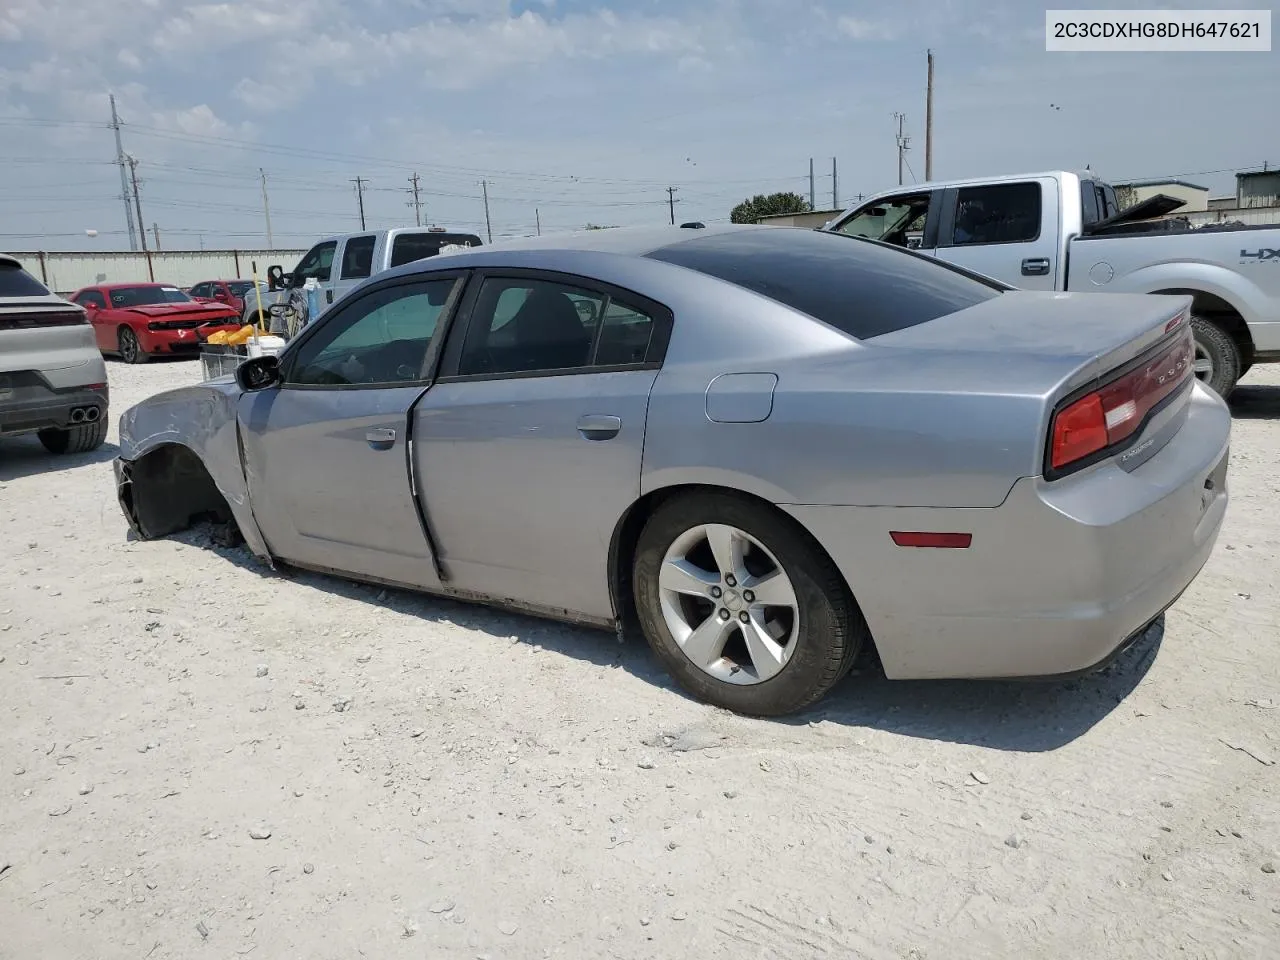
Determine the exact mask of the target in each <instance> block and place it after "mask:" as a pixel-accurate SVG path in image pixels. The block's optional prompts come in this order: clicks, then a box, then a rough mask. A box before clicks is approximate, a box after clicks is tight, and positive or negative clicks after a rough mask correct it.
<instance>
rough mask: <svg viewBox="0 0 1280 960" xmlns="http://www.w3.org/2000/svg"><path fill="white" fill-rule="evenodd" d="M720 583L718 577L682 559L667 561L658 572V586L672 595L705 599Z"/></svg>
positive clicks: (716, 574)
mask: <svg viewBox="0 0 1280 960" xmlns="http://www.w3.org/2000/svg"><path fill="white" fill-rule="evenodd" d="M719 582H720V575H719V574H718V573H715V572H713V571H710V570H703V569H702V568H701V567H699V566H697V565H695V564H692V563H690V562H689V561H688V560H685V559H683V558H681V559H679V560H668V561H667V562H666V563H664V564H663V565H662V569H661V570H660V571H659V572H658V586H659V587H661V588H662V589H663V590H671V591H672V592H674V593H687V594H689V595H691V596H695V597H705V596H706V595H707V591H708V590H710V589H711V588H712V587H713V586H715V585H716V584H718V583H719Z"/></svg>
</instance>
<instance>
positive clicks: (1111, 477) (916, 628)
mask: <svg viewBox="0 0 1280 960" xmlns="http://www.w3.org/2000/svg"><path fill="white" fill-rule="evenodd" d="M1230 430H1231V418H1230V412H1229V411H1228V410H1227V407H1226V405H1225V404H1224V403H1223V402H1222V400H1221V399H1220V398H1218V397H1217V396H1215V395H1213V394H1211V393H1210V392H1209V391H1207V390H1205V389H1204V388H1203V387H1200V386H1198V385H1197V387H1196V388H1195V390H1194V392H1193V395H1192V398H1191V401H1190V403H1189V412H1188V416H1187V419H1186V421H1185V422H1184V423H1183V426H1182V429H1181V430H1179V431H1178V433H1177V434H1176V435H1175V436H1174V437H1173V438H1172V439H1171V440H1170V441H1169V442H1168V443H1167V444H1166V445H1165V447H1164V448H1163V449H1161V450H1160V451H1159V452H1158V453H1157V454H1156V455H1155V456H1153V457H1151V459H1150V460H1148V461H1147V462H1145V463H1143V464H1142V465H1141V466H1140V467H1138V468H1136V469H1135V470H1133V471H1132V472H1125V471H1124V470H1122V469H1120V467H1118V466H1116V465H1115V464H1114V463H1107V464H1100V465H1098V467H1096V468H1093V469H1090V470H1086V471H1082V472H1081V473H1079V474H1076V475H1073V476H1070V477H1066V478H1064V479H1062V480H1058V481H1055V482H1053V483H1048V482H1046V481H1044V480H1043V479H1040V478H1032V477H1029V478H1024V479H1022V480H1020V481H1018V482H1017V483H1016V484H1015V485H1014V487H1013V489H1012V490H1011V491H1010V494H1009V497H1008V498H1007V499H1006V501H1005V502H1004V504H1002V505H1001V506H1000V507H997V508H994V509H989V510H972V509H955V510H947V509H914V508H910V509H903V508H887V507H886V508H855V507H801V506H792V507H787V508H786V509H788V510H789V511H790V512H791V513H792V514H793V515H794V516H796V517H797V518H798V519H799V520H800V521H801V522H802V523H804V524H805V526H806V527H807V528H808V529H809V530H810V531H812V532H813V533H814V535H815V536H817V537H818V539H819V541H820V542H821V543H822V544H823V545H824V547H826V549H827V550H828V552H829V553H830V554H831V556H832V559H833V560H834V561H835V563H836V565H837V566H838V567H839V568H840V570H841V572H842V573H844V575H845V577H846V579H847V580H848V583H849V586H850V588H851V589H852V591H853V593H854V595H855V597H856V598H857V599H858V602H859V605H860V606H861V608H862V611H863V614H864V615H865V616H866V619H867V623H868V625H869V626H870V627H871V632H872V634H873V636H874V637H875V640H876V647H877V650H878V652H879V654H880V658H881V660H882V662H883V663H884V668H885V673H886V675H888V676H889V677H891V678H894V679H906V678H976V677H992V678H994V677H1048V676H1056V675H1070V674H1079V673H1082V672H1088V671H1089V670H1090V669H1092V668H1094V667H1096V666H1098V665H1100V664H1103V663H1105V662H1106V661H1107V660H1108V659H1109V657H1110V656H1111V655H1112V654H1114V653H1115V652H1116V650H1117V649H1118V648H1120V647H1122V646H1123V645H1125V644H1126V642H1127V641H1129V640H1130V639H1132V638H1133V636H1134V635H1135V634H1136V633H1139V632H1140V631H1141V630H1142V629H1143V628H1144V627H1145V626H1146V625H1147V624H1149V623H1150V622H1151V621H1153V620H1154V619H1155V618H1156V617H1158V616H1159V615H1160V614H1161V613H1162V612H1163V611H1164V610H1165V609H1167V608H1168V607H1169V606H1171V605H1172V604H1173V602H1174V601H1175V600H1176V599H1177V598H1178V597H1179V596H1180V595H1181V593H1182V592H1183V591H1184V590H1185V589H1186V588H1187V587H1188V586H1189V585H1190V584H1191V582H1192V581H1193V580H1194V579H1195V578H1196V576H1197V574H1198V573H1199V572H1200V570H1201V568H1202V567H1203V566H1204V564H1205V563H1206V561H1207V560H1208V559H1209V555H1210V554H1211V553H1212V551H1213V547H1214V544H1215V543H1216V541H1217V537H1218V532H1219V530H1220V529H1221V526H1222V521H1223V517H1224V516H1225V514H1226V509H1227V502H1228V494H1227V483H1226V473H1227V458H1228V443H1229V440H1230ZM891 530H929V531H948V532H968V533H972V535H973V541H972V545H971V546H970V548H968V549H919V548H900V547H896V546H894V545H893V542H892V540H891V539H890V537H889V531H891Z"/></svg>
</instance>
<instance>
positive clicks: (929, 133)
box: [924, 50, 933, 182]
mask: <svg viewBox="0 0 1280 960" xmlns="http://www.w3.org/2000/svg"><path fill="white" fill-rule="evenodd" d="M924 179H925V181H926V182H928V181H930V180H932V179H933V51H932V50H930V51H929V85H928V87H927V92H926V93H925V98H924Z"/></svg>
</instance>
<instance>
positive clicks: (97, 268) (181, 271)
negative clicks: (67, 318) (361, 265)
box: [12, 250, 306, 294]
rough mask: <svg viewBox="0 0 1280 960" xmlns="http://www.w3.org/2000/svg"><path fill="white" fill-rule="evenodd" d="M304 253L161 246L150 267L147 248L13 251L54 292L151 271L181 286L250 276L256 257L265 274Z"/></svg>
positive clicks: (144, 277)
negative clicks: (129, 249)
mask: <svg viewBox="0 0 1280 960" xmlns="http://www.w3.org/2000/svg"><path fill="white" fill-rule="evenodd" d="M304 253H306V251H305V250H163V251H156V252H152V253H151V254H150V255H149V256H150V268H149V269H148V263H147V261H148V254H144V253H128V252H110V253H102V252H97V251H92V252H90V251H84V252H67V253H23V252H19V253H14V254H12V256H15V257H17V258H18V260H19V261H21V263H22V265H23V267H25V268H26V270H27V271H28V272H29V273H30V274H31V275H32V276H35V277H39V278H40V279H41V280H42V281H44V283H45V285H46V286H48V287H49V288H50V289H51V290H53V291H54V292H55V293H61V294H67V293H71V292H73V291H75V290H79V289H80V288H81V287H87V286H90V285H92V284H95V283H145V282H147V281H149V280H151V278H152V276H153V274H154V277H155V279H156V281H157V282H159V283H172V284H173V285H174V286H177V287H189V286H191V285H192V284H194V283H200V282H201V281H203V280H231V279H234V278H238V277H243V278H246V279H247V278H248V277H249V276H250V273H251V264H252V263H254V262H255V261H256V262H257V264H258V277H259V278H260V279H265V278H266V274H267V267H269V266H271V265H272V264H276V263H278V264H280V266H282V267H284V269H285V271H286V272H287V271H289V270H292V269H293V267H294V265H295V264H296V263H297V262H298V261H299V260H300V259H301V258H302V255H303V254H304Z"/></svg>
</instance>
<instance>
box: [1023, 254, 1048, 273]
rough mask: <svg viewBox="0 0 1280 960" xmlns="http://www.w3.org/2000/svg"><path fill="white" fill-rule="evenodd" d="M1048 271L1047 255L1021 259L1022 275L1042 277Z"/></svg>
mask: <svg viewBox="0 0 1280 960" xmlns="http://www.w3.org/2000/svg"><path fill="white" fill-rule="evenodd" d="M1048 273H1049V258H1048V257H1028V258H1027V259H1026V260H1023V261H1022V275H1023V276H1024V277H1043V276H1046V275H1047V274H1048Z"/></svg>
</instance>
